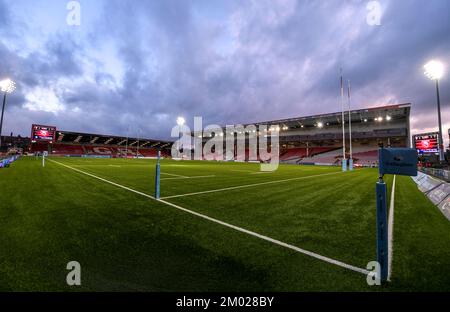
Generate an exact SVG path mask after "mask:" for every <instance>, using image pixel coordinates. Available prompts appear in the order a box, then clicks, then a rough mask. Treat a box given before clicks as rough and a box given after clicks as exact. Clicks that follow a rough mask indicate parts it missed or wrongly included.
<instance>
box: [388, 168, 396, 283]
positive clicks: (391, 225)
mask: <svg viewBox="0 0 450 312" xmlns="http://www.w3.org/2000/svg"><path fill="white" fill-rule="evenodd" d="M395 178H396V176H395V175H394V180H393V181H392V191H391V203H390V205H389V220H388V237H389V242H388V267H389V271H388V281H390V280H391V274H392V256H393V252H394V246H393V243H394V205H395Z"/></svg>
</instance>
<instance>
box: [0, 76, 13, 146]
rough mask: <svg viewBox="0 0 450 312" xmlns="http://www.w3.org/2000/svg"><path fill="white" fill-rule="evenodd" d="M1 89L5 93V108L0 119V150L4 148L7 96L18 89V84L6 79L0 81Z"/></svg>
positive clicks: (3, 107)
mask: <svg viewBox="0 0 450 312" xmlns="http://www.w3.org/2000/svg"><path fill="white" fill-rule="evenodd" d="M0 89H1V91H2V92H4V95H3V106H2V115H1V117H0V148H1V146H2V127H3V114H4V112H5V105H6V94H8V93H12V92H13V91H14V90H15V89H16V83H15V82H14V81H12V80H11V79H9V78H8V79H5V80H2V81H0Z"/></svg>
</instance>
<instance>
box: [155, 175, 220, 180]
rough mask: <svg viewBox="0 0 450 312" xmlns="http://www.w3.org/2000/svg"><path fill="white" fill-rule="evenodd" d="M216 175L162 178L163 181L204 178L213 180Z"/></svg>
mask: <svg viewBox="0 0 450 312" xmlns="http://www.w3.org/2000/svg"><path fill="white" fill-rule="evenodd" d="M213 177H215V175H206V176H193V177H177V178H161V181H162V180H186V179H202V178H213Z"/></svg>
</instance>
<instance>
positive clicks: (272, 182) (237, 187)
mask: <svg viewBox="0 0 450 312" xmlns="http://www.w3.org/2000/svg"><path fill="white" fill-rule="evenodd" d="M340 173H342V171H338V172H330V173H323V174H316V175H311V176H306V177H298V178H290V179H284V180H275V181H268V182H260V183H254V184H245V185H238V186H231V187H224V188H220V189H215V190H208V191H202V192H193V193H186V194H179V195H172V196H166V197H161V199H169V198H177V197H185V196H194V195H200V194H207V193H215V192H223V191H230V190H236V189H240V188H247V187H253V186H260V185H267V184H274V183H282V182H289V181H296V180H303V179H309V178H315V177H322V176H326V175H332V174H340Z"/></svg>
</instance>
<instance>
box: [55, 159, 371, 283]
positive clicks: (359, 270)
mask: <svg viewBox="0 0 450 312" xmlns="http://www.w3.org/2000/svg"><path fill="white" fill-rule="evenodd" d="M48 160H49V161H51V162H54V163H56V164H58V165H60V166H63V167H66V168H68V169H71V170H74V171H76V172H78V173H81V174H84V175H87V176H89V177H92V178H94V179H98V180H100V181H103V182H106V183H108V184H111V185H114V186H116V187H119V188H122V189H125V190H127V191H130V192H133V193H136V194H139V195H142V196H145V197H147V198H151V199H154V200H156V201H158V202H160V203H163V204H166V205H168V206H171V207H173V208H176V209H178V210H181V211H184V212H186V213H189V214H192V215H194V216H197V217H200V218H202V219H206V220H208V221H211V222H214V223H217V224H220V225H223V226H225V227H228V228H230V229H233V230H236V231H238V232H241V233H245V234H248V235H250V236H253V237H257V238H259V239H262V240H265V241H267V242H270V243H273V244H275V245H278V246H282V247H285V248H288V249H291V250H294V251H296V252H299V253H301V254H304V255H307V256H310V257H312V258H315V259H318V260H321V261H324V262H327V263H330V264H334V265H336V266H339V267H341V268H345V269H348V270H351V271H354V272H357V273H361V274H364V275H368V274H369V273H370V272H369V271H368V270H366V269H362V268H359V267H356V266H353V265H351V264H347V263H344V262H342V261H339V260H335V259H332V258H329V257H326V256H322V255H319V254H317V253H315V252H312V251H309V250H305V249H302V248H299V247H297V246H294V245H291V244H287V243H284V242H282V241H279V240H277V239H274V238H271V237H268V236H265V235H262V234H259V233H256V232H253V231H250V230H247V229H244V228H241V227H239V226H236V225H232V224H230V223H226V222H223V221H220V220H218V219H215V218H212V217H209V216H207V215H204V214H201V213H198V212H195V211H192V210H189V209H187V208H184V207H181V206H179V205H175V204H173V203H170V202H168V201H166V200H163V199H155V197H153V196H151V195H148V194H145V193H142V192H139V191H136V190H133V189H131V188H129V187H126V186H123V185H120V184H117V183H115V182H112V181H109V180H106V179H104V178H101V177H98V176H96V175H93V174H91V173H88V172H85V171H83V170H80V169H76V168H73V167H71V166H69V165H66V164H63V163H60V162H58V161H56V160H52V159H48Z"/></svg>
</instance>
